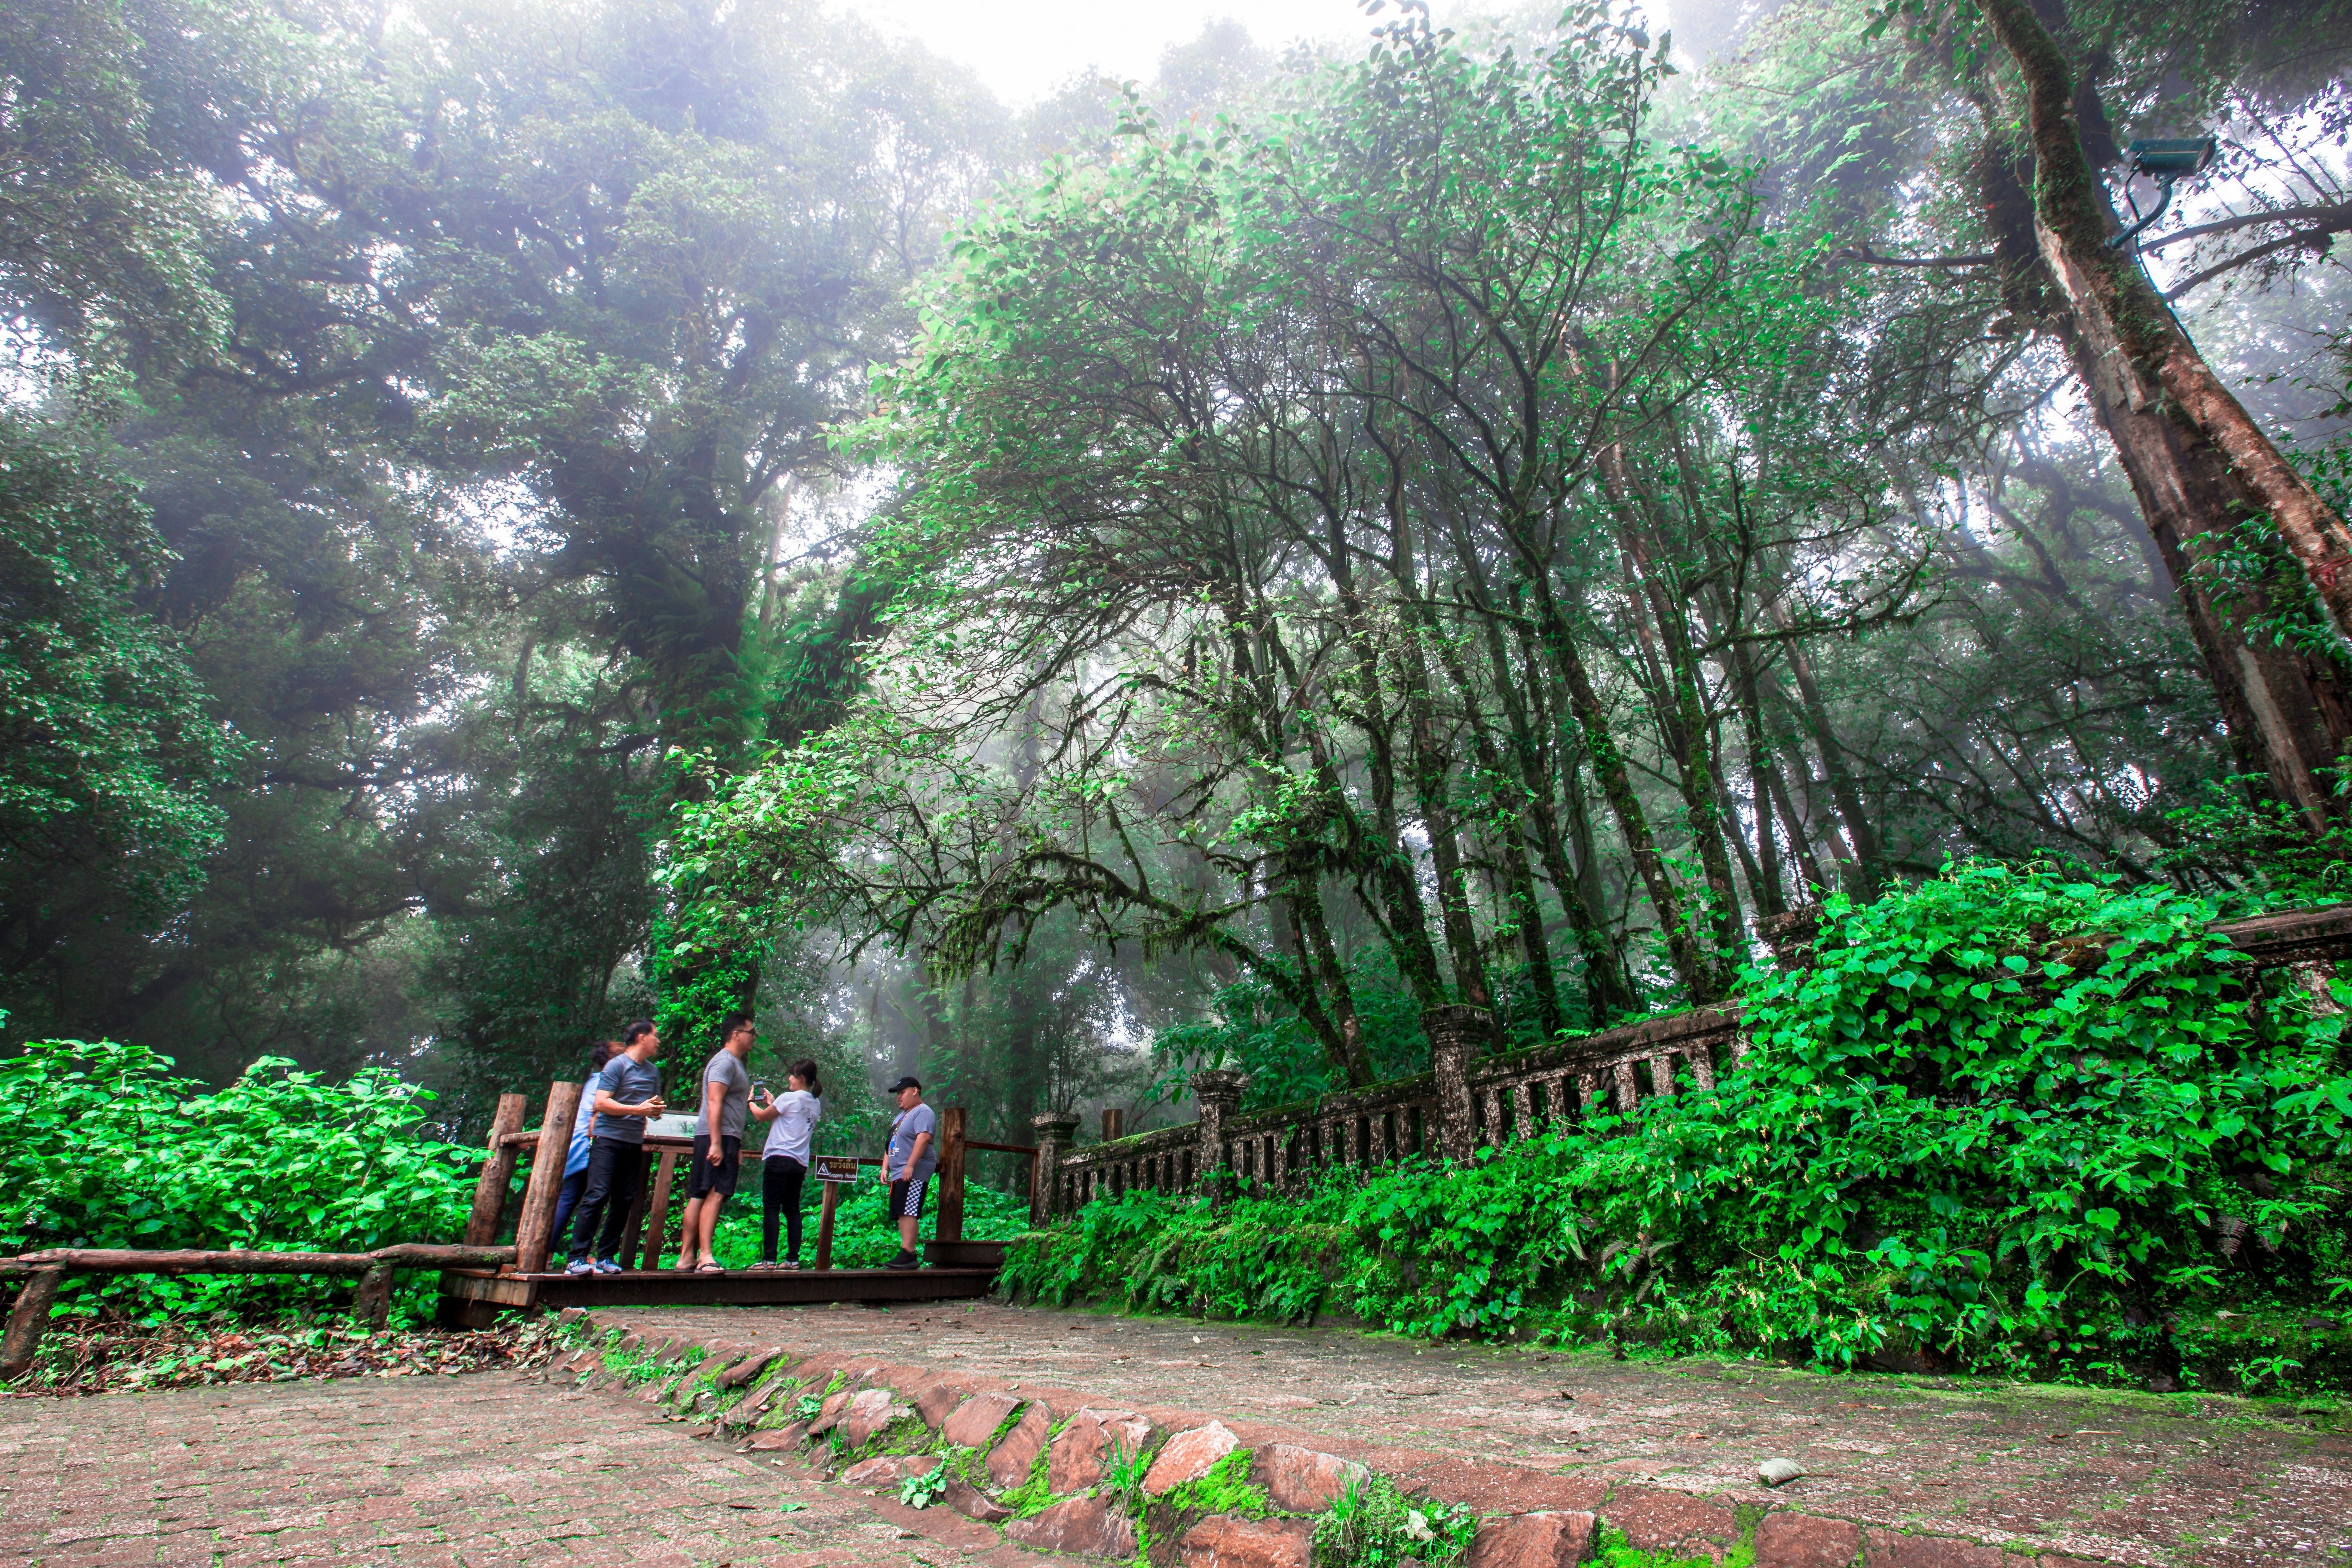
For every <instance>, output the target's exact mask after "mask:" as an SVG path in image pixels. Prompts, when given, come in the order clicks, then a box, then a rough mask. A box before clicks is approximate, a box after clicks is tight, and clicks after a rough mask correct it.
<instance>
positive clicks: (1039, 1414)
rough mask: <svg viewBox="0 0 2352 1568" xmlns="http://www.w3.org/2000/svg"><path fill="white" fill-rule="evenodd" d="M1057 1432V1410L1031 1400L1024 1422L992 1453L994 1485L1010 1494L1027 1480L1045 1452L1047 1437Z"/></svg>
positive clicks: (1018, 1424) (1015, 1426)
mask: <svg viewBox="0 0 2352 1568" xmlns="http://www.w3.org/2000/svg"><path fill="white" fill-rule="evenodd" d="M1053 1429H1054V1413H1053V1411H1051V1410H1049V1409H1047V1408H1046V1406H1045V1403H1044V1402H1043V1401H1042V1400H1032V1401H1030V1403H1029V1408H1028V1409H1026V1410H1024V1411H1023V1412H1022V1413H1021V1419H1020V1420H1019V1421H1017V1422H1015V1423H1014V1424H1013V1430H1012V1431H1010V1432H1007V1433H1006V1434H1005V1435H1004V1440H1003V1442H1001V1443H999V1444H997V1445H996V1447H993V1448H991V1449H990V1450H989V1451H988V1479H989V1481H990V1483H991V1484H992V1485H993V1486H994V1487H995V1488H996V1489H997V1490H998V1491H1010V1490H1012V1489H1013V1488H1014V1487H1017V1486H1019V1485H1021V1484H1022V1483H1023V1482H1024V1481H1026V1480H1027V1479H1029V1470H1030V1468H1031V1467H1032V1466H1033V1465H1034V1464H1035V1463H1036V1462H1037V1456H1038V1455H1040V1454H1042V1453H1044V1452H1045V1436H1046V1434H1048V1433H1049V1432H1051V1431H1052V1430H1053Z"/></svg>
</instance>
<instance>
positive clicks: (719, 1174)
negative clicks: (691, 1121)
mask: <svg viewBox="0 0 2352 1568" xmlns="http://www.w3.org/2000/svg"><path fill="white" fill-rule="evenodd" d="M742 1167H743V1140H741V1139H740V1138H721V1139H719V1163H717V1164H716V1165H714V1164H712V1163H710V1134H709V1133H708V1132H698V1133H696V1134H695V1135H694V1179H693V1180H692V1181H691V1182H689V1183H688V1184H687V1188H686V1195H687V1196H688V1197H689V1198H698V1197H704V1196H707V1195H708V1194H711V1193H717V1194H719V1196H720V1197H722V1198H724V1197H731V1196H733V1195H734V1193H735V1173H736V1172H737V1171H739V1170H740V1169H742Z"/></svg>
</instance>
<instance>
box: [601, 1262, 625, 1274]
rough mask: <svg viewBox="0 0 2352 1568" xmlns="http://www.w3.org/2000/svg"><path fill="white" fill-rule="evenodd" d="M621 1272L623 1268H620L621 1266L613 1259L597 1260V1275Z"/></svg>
mask: <svg viewBox="0 0 2352 1568" xmlns="http://www.w3.org/2000/svg"><path fill="white" fill-rule="evenodd" d="M620 1271H621V1266H620V1265H619V1264H617V1263H615V1262H614V1261H613V1260H612V1259H611V1258H598V1259H596V1272H597V1273H599V1274H618V1273H619V1272H620Z"/></svg>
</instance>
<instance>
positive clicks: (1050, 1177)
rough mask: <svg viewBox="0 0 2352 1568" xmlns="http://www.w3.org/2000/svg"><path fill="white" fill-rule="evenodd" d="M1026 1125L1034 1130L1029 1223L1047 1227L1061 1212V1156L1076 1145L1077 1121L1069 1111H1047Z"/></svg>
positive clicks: (1031, 1119) (1032, 1118)
mask: <svg viewBox="0 0 2352 1568" xmlns="http://www.w3.org/2000/svg"><path fill="white" fill-rule="evenodd" d="M1029 1125H1031V1126H1032V1127H1034V1128H1035V1129H1036V1130H1037V1170H1036V1173H1035V1175H1034V1177H1032V1178H1031V1180H1030V1183H1029V1223H1030V1224H1031V1225H1033V1226H1041V1225H1050V1224H1052V1223H1053V1221H1054V1216H1055V1215H1058V1214H1060V1213H1061V1212H1063V1205H1062V1202H1061V1196H1062V1156H1063V1155H1065V1154H1066V1153H1068V1152H1070V1145H1071V1144H1072V1143H1074V1142H1076V1141H1077V1135H1078V1119H1077V1117H1076V1115H1075V1114H1074V1113H1072V1112H1070V1111H1066V1110H1056V1111H1049V1112H1047V1113H1046V1114H1045V1115H1044V1116H1033V1117H1031V1118H1030V1119H1029Z"/></svg>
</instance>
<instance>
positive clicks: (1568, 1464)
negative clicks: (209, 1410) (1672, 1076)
mask: <svg viewBox="0 0 2352 1568" xmlns="http://www.w3.org/2000/svg"><path fill="white" fill-rule="evenodd" d="M600 1318H601V1319H602V1320H603V1321H612V1322H625V1323H627V1324H628V1325H629V1326H630V1327H632V1328H634V1329H637V1330H640V1331H645V1332H646V1333H647V1334H648V1337H654V1336H658V1335H661V1334H673V1335H678V1336H682V1337H692V1338H696V1339H713V1340H718V1339H724V1340H731V1341H736V1342H742V1343H746V1344H773V1345H779V1346H782V1347H784V1348H787V1349H789V1350H792V1351H794V1352H835V1353H843V1354H851V1355H861V1356H862V1355H871V1356H875V1357H877V1358H880V1359H884V1360H887V1361H889V1362H892V1363H912V1364H921V1365H932V1366H936V1367H938V1368H940V1370H942V1371H952V1372H956V1373H965V1374H970V1375H972V1376H976V1377H983V1378H994V1379H1002V1380H1004V1381H1006V1382H1007V1383H1010V1384H1020V1385H1021V1386H1022V1387H1023V1390H1024V1392H1026V1393H1031V1394H1036V1395H1038V1396H1040V1397H1045V1398H1048V1399H1052V1398H1053V1396H1054V1393H1055V1391H1056V1390H1060V1391H1065V1393H1066V1397H1068V1398H1070V1399H1072V1400H1075V1401H1079V1402H1083V1403H1092V1404H1097V1405H1101V1404H1106V1403H1117V1404H1119V1405H1127V1406H1130V1407H1133V1408H1137V1409H1142V1410H1146V1411H1149V1410H1151V1409H1154V1408H1166V1409H1170V1410H1182V1411H1191V1412H1202V1413H1206V1414H1209V1415H1217V1416H1220V1417H1222V1418H1223V1419H1226V1420H1227V1421H1228V1422H1230V1423H1231V1424H1232V1425H1233V1426H1234V1429H1235V1430H1236V1431H1237V1432H1240V1433H1242V1434H1243V1436H1244V1440H1245V1441H1249V1442H1253V1443H1257V1442H1264V1441H1287V1442H1302V1443H1307V1444H1310V1445H1312V1446H1315V1447H1320V1448H1323V1449H1325V1450H1328V1451H1330V1452H1333V1453H1338V1454H1341V1455H1344V1456H1346V1457H1348V1458H1358V1459H1361V1460H1363V1461H1365V1462H1366V1463H1368V1464H1371V1465H1373V1466H1374V1467H1375V1468H1379V1469H1381V1470H1382V1471H1383V1472H1385V1473H1386V1474H1388V1475H1391V1476H1392V1477H1395V1478H1397V1479H1400V1480H1402V1481H1404V1482H1406V1483H1408V1484H1410V1485H1418V1486H1422V1487H1424V1488H1426V1489H1428V1490H1430V1491H1432V1492H1433V1493H1435V1494H1436V1495H1439V1496H1442V1497H1451V1498H1454V1499H1455V1500H1463V1501H1470V1502H1475V1503H1477V1504H1478V1505H1479V1506H1481V1507H1482V1508H1486V1509H1490V1510H1528V1509H1536V1508H1570V1509H1577V1508H1594V1507H1597V1506H1601V1500H1602V1499H1603V1498H1604V1497H1605V1496H1606V1495H1607V1493H1608V1489H1609V1488H1610V1487H1611V1486H1612V1484H1614V1483H1616V1482H1619V1481H1630V1480H1640V1481H1648V1482H1651V1483H1654V1484H1655V1485H1657V1486H1661V1487H1665V1488H1672V1489H1680V1490H1686V1491H1689V1492H1693V1493H1706V1494H1713V1495H1715V1496H1717V1497H1718V1498H1719V1499H1721V1500H1724V1501H1727V1502H1731V1503H1734V1504H1738V1503H1759V1504H1761V1503H1765V1502H1768V1501H1769V1502H1772V1503H1777V1504H1780V1505H1781V1506H1783V1507H1789V1508H1795V1509H1800V1510H1805V1511H1807V1512H1809V1513H1820V1514H1832V1515H1836V1516H1838V1517H1840V1518H1843V1519H1847V1520H1852V1521H1856V1522H1857V1523H1859V1524H1861V1525H1863V1526H1864V1527H1865V1529H1866V1530H1874V1531H1875V1530H1884V1531H1914V1532H1925V1533H1929V1534H1934V1535H1938V1536H1944V1537H1948V1538H1960V1539H1962V1540H1966V1541H1971V1542H1982V1543H1984V1544H1986V1545H1988V1546H1997V1547H2000V1548H2004V1549H2005V1550H2006V1551H2007V1552H2011V1553H2027V1554H2031V1555H2032V1557H2035V1558H2038V1559H2039V1560H2040V1561H2041V1562H2042V1563H2059V1562H2061V1561H2063V1559H2064V1558H2066V1557H2070V1556H2079V1557H2084V1558H2093V1559H2103V1560H2106V1561H2112V1562H2119V1563H2147V1564H2155V1565H2165V1568H2170V1565H2176V1564H2177V1565H2180V1568H2187V1565H2189V1564H2198V1565H2210V1568H2252V1565H2255V1564H2278V1563H2336V1564H2342V1563H2352V1432H2344V1431H2327V1430H2323V1429H2322V1428H2321V1426H2319V1425H2318V1424H2317V1423H2315V1422H2314V1421H2310V1420H2302V1419H2296V1418H2294V1417H2293V1416H2291V1415H2282V1414H2280V1413H2279V1412H2277V1410H2276V1408H2275V1407H2265V1406H2260V1405H2254V1404H2252V1403H2251V1402H2248V1401H2243V1400H2238V1399H2231V1398H2223V1397H2218V1396H2211V1395H2153V1394H2114V1393H2106V1392H2093V1391H2086V1390H2071V1389H2063V1388H2053V1387H2049V1386H2047V1385H2026V1384H2010V1383H2003V1382H2000V1381H1997V1380H1992V1379H1984V1378H1931V1377H1900V1376H1892V1375H1887V1374H1883V1373H1875V1374H1858V1375H1852V1376H1827V1375H1823V1374H1821V1373H1812V1372H1808V1371H1801V1370H1797V1369H1793V1368H1786V1367H1780V1366H1775V1365H1771V1364H1769V1363H1759V1362H1738V1361H1724V1362H1717V1361H1707V1360H1697V1359H1693V1360H1685V1361H1678V1362H1668V1363H1657V1362H1647V1363H1645V1362H1623V1363H1619V1362H1612V1361H1611V1360H1609V1359H1607V1358H1606V1357H1605V1356H1601V1355H1595V1354H1586V1353H1578V1354H1567V1353H1561V1352H1544V1351H1538V1350H1531V1349H1526V1348H1513V1347H1496V1346H1485V1345H1474V1344H1464V1343H1447V1344H1441V1345H1436V1346H1431V1345H1427V1344H1423V1343H1413V1342H1404V1341H1400V1340H1396V1339H1392V1338H1390V1337H1388V1336H1384V1335H1374V1334H1365V1333H1360V1332H1357V1331H1352V1330H1348V1329H1339V1328H1328V1329H1315V1330H1296V1329H1293V1330H1275V1329H1268V1328H1261V1327H1254V1326H1249V1325H1238V1324H1231V1323H1207V1324H1203V1323H1193V1322H1190V1321H1181V1320H1170V1319H1160V1318H1122V1317H1118V1316H1114V1315H1110V1314H1106V1313H1097V1312H1088V1311H1048V1310H1027V1309H1018V1308H1007V1307H1003V1306H1000V1305H996V1304H993V1303H966V1302H951V1303H940V1304H936V1305H930V1306H908V1305H900V1306H898V1307H895V1308H891V1309H887V1310H883V1309H875V1308H859V1307H848V1306H844V1307H824V1308H819V1307H800V1308H783V1309H726V1308H645V1309H637V1310H627V1311H618V1312H607V1313H603V1314H600ZM1563 1393H1566V1394H1573V1395H1574V1397H1573V1398H1572V1399H1563V1398H1562V1397H1561V1394H1563ZM1773 1456H1784V1457H1786V1458H1792V1459H1795V1460H1796V1461H1798V1462H1799V1463H1800V1464H1801V1465H1803V1466H1804V1467H1805V1469H1806V1471H1807V1474H1806V1476H1805V1478H1804V1479H1801V1480H1800V1481H1797V1482H1795V1483H1793V1484H1791V1485H1790V1486H1788V1487H1785V1488H1782V1489H1780V1490H1778V1491H1766V1490H1765V1489H1763V1488H1762V1487H1761V1486H1759V1484H1758V1483H1757V1480H1756V1466H1757V1464H1758V1463H1759V1461H1761V1460H1762V1459H1764V1458H1769V1457H1773ZM1497 1477H1500V1478H1502V1480H1501V1481H1500V1482H1499V1484H1498V1482H1497V1479H1496V1478H1497ZM1988 1555H1990V1554H1988ZM2012 1561H2013V1560H2012Z"/></svg>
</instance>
